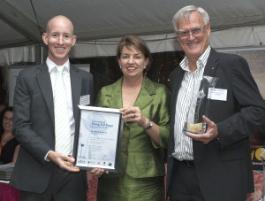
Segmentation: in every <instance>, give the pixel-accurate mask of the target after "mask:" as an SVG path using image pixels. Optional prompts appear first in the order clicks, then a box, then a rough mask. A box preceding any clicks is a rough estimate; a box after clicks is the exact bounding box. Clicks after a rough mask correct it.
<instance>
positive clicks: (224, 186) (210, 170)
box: [167, 49, 265, 201]
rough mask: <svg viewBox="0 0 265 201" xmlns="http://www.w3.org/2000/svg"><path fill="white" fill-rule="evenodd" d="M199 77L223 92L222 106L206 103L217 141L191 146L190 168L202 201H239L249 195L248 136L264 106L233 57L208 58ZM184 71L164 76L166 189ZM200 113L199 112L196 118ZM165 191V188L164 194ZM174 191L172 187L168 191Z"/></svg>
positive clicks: (243, 65) (262, 117)
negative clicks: (211, 81)
mask: <svg viewBox="0 0 265 201" xmlns="http://www.w3.org/2000/svg"><path fill="white" fill-rule="evenodd" d="M204 75H208V76H212V77H217V78H219V80H218V82H217V85H216V88H220V89H226V90H227V100H226V101H220V100H209V99H207V102H208V103H207V105H208V106H207V108H208V109H207V116H208V117H209V118H210V119H211V120H212V121H214V122H215V123H217V126H218V133H219V136H218V139H215V140H213V141H212V142H210V143H209V144H203V143H201V142H198V141H193V150H194V162H195V168H196V172H197V175H198V179H199V183H200V186H201V190H202V193H203V195H204V197H205V199H206V201H243V200H244V198H245V195H246V193H247V192H251V191H253V177H252V172H251V160H250V143H249V136H250V135H251V134H252V133H254V131H256V129H258V128H259V127H261V126H262V125H265V104H264V100H263V99H262V97H261V95H260V93H259V91H258V88H257V85H256V83H255V81H254V80H253V78H252V76H251V73H250V71H249V66H248V64H247V62H246V61H245V59H243V58H242V57H240V56H238V55H232V54H224V53H218V52H216V51H214V50H213V49H212V50H211V52H210V56H209V59H208V62H207V64H206V67H205V70H204ZM183 76H184V71H183V70H182V69H181V68H180V67H178V68H177V69H175V70H174V71H173V72H172V74H171V76H170V88H171V91H172V96H171V109H170V111H171V138H170V143H169V151H168V154H169V156H168V180H167V181H168V185H169V186H170V183H171V181H170V179H171V174H172V170H173V169H172V166H173V158H172V156H171V154H172V153H173V151H174V122H175V112H178V111H175V109H176V100H177V96H178V89H179V88H180V86H181V82H182V79H183ZM202 111H205V107H202V108H201V111H200V114H201V115H202V114H203V112H202ZM169 189H170V188H169ZM173 189H174V187H173Z"/></svg>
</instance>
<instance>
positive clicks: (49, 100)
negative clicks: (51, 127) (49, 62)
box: [36, 65, 54, 122]
mask: <svg viewBox="0 0 265 201" xmlns="http://www.w3.org/2000/svg"><path fill="white" fill-rule="evenodd" d="M37 68H39V73H38V74H37V76H36V77H37V82H38V84H39V87H40V91H41V93H42V96H43V99H44V100H45V102H46V105H47V108H48V112H49V115H50V117H51V119H52V122H54V112H53V107H54V104H53V94H52V85H51V79H50V74H49V72H48V67H47V66H46V65H41V66H39V67H37Z"/></svg>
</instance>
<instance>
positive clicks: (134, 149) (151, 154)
mask: <svg viewBox="0 0 265 201" xmlns="http://www.w3.org/2000/svg"><path fill="white" fill-rule="evenodd" d="M121 87H122V79H119V80H118V81H116V82H115V83H113V84H111V85H108V86H105V87H103V88H102V89H101V90H100V92H99V94H98V97H97V101H96V103H97V106H101V107H110V108H122V89H121ZM167 101H168V97H167V92H166V87H165V86H164V85H161V84H158V83H155V82H152V81H151V80H149V79H148V78H145V79H144V81H143V85H142V88H141V90H140V94H139V96H138V97H137V99H136V101H135V104H134V106H138V107H139V108H140V109H141V111H142V114H143V115H144V116H145V117H147V118H149V119H151V120H152V121H153V122H155V123H156V124H158V125H159V127H160V138H161V144H160V146H157V145H155V144H153V143H152V141H151V139H150V137H149V136H148V135H147V133H146V132H145V130H144V128H143V127H141V126H139V125H138V124H137V123H129V124H124V128H123V133H122V135H121V139H120V142H119V156H118V164H119V165H118V166H119V168H118V169H119V172H120V173H127V174H128V175H129V176H131V177H133V178H145V177H154V176H163V175H164V174H165V170H164V156H165V148H166V147H167V141H168V137H169V113H168V107H167V104H168V103H167Z"/></svg>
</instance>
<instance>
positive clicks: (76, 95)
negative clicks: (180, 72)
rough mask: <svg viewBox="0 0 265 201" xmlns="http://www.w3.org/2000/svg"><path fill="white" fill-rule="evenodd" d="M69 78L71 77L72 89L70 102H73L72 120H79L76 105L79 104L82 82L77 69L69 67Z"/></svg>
mask: <svg viewBox="0 0 265 201" xmlns="http://www.w3.org/2000/svg"><path fill="white" fill-rule="evenodd" d="M70 77H71V87H72V100H73V114H74V118H75V119H78V118H79V112H78V107H77V105H78V104H79V100H80V95H81V87H82V80H81V77H80V76H79V73H78V71H77V69H76V68H75V67H73V66H70Z"/></svg>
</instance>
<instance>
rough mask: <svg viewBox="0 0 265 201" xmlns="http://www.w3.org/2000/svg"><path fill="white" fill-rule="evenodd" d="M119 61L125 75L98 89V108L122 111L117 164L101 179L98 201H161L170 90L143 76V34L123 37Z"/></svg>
mask: <svg viewBox="0 0 265 201" xmlns="http://www.w3.org/2000/svg"><path fill="white" fill-rule="evenodd" d="M117 59H118V63H119V65H120V68H121V71H122V74H123V76H122V78H120V79H119V80H117V81H116V82H115V83H113V84H111V85H108V86H105V87H103V88H102V89H101V90H100V92H99V94H98V97H97V106H102V107H110V108H120V109H121V112H122V118H123V121H124V128H123V133H122V135H121V140H120V143H119V153H118V166H119V168H118V173H109V174H103V175H102V176H101V177H100V179H99V186H98V201H151V200H152V201H163V200H164V175H165V169H164V155H165V149H164V148H165V147H167V140H168V136H169V127H168V124H169V114H168V108H167V93H166V88H165V86H164V85H161V84H158V83H155V82H152V81H151V80H150V79H148V78H147V77H146V76H145V72H146V71H147V70H148V68H149V67H150V60H151V54H150V51H149V49H148V48H147V46H146V44H145V43H144V41H143V40H142V39H140V38H139V37H137V36H125V37H123V38H122V39H121V41H120V42H119V45H118V48H117Z"/></svg>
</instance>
